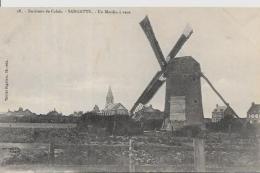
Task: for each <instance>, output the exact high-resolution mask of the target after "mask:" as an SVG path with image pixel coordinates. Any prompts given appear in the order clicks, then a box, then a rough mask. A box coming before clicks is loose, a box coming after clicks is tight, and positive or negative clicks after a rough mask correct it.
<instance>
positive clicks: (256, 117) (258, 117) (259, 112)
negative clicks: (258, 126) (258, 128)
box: [247, 102, 260, 123]
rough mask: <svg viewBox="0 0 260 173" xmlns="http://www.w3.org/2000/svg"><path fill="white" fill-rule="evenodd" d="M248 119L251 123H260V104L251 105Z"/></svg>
mask: <svg viewBox="0 0 260 173" xmlns="http://www.w3.org/2000/svg"><path fill="white" fill-rule="evenodd" d="M247 119H248V121H249V122H250V123H259V122H260V104H255V103H254V102H253V103H252V104H251V107H250V108H249V110H248V111H247Z"/></svg>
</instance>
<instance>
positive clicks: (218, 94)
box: [201, 73, 240, 118]
mask: <svg viewBox="0 0 260 173" xmlns="http://www.w3.org/2000/svg"><path fill="white" fill-rule="evenodd" d="M201 77H203V79H205V81H206V82H207V83H208V84H209V86H210V87H211V89H212V90H213V91H214V92H215V93H216V94H217V96H218V97H219V98H220V99H221V100H222V102H223V103H224V104H225V105H226V106H227V107H228V108H229V109H230V110H231V111H232V112H233V114H234V115H235V116H236V117H237V118H240V117H239V116H238V115H237V113H236V112H235V111H234V109H233V108H232V107H231V106H230V105H229V103H228V102H226V100H225V99H224V98H223V97H222V96H221V95H220V93H219V92H218V91H217V90H216V88H215V87H214V86H213V85H212V83H211V82H210V81H209V79H208V78H207V77H206V76H205V75H204V74H203V73H201Z"/></svg>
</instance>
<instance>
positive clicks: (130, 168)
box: [129, 139, 135, 172]
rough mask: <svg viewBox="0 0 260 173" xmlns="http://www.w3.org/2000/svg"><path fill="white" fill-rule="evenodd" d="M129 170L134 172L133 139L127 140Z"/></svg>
mask: <svg viewBox="0 0 260 173" xmlns="http://www.w3.org/2000/svg"><path fill="white" fill-rule="evenodd" d="M129 172H135V165H134V159H133V140H132V139H130V140H129Z"/></svg>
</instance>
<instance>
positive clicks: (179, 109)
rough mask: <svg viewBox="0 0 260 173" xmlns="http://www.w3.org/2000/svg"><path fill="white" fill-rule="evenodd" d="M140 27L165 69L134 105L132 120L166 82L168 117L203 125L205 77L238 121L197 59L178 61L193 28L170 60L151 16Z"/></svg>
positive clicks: (166, 113) (176, 45)
mask: <svg viewBox="0 0 260 173" xmlns="http://www.w3.org/2000/svg"><path fill="white" fill-rule="evenodd" d="M140 26H141V27H142V29H143V31H144V33H145V35H146V37H147V38H148V41H149V42H150V45H151V47H152V49H153V51H154V54H155V56H156V58H157V61H158V63H159V65H160V68H161V69H160V70H159V71H158V72H157V73H156V74H155V76H154V77H153V78H152V80H151V82H150V83H149V84H148V86H147V87H146V88H145V90H144V91H143V93H142V94H141V96H140V97H139V98H138V99H137V101H136V102H135V104H134V105H133V107H132V109H131V110H130V113H131V116H133V115H134V113H135V112H136V111H137V109H138V107H139V106H142V105H145V104H147V103H148V102H149V101H150V100H151V99H152V97H153V96H154V95H155V94H156V92H157V91H158V90H159V88H160V87H161V86H162V85H163V83H164V82H166V92H165V110H164V114H165V117H166V118H168V119H170V120H177V121H178V120H181V121H182V120H184V121H186V122H187V123H186V124H188V125H194V124H202V122H203V108H202V96H201V83H200V78H201V77H203V78H204V79H205V80H206V82H207V83H208V84H209V85H210V87H211V88H212V89H213V91H214V92H215V93H216V94H217V95H218V96H219V97H220V99H221V100H222V101H223V102H224V104H226V105H227V107H228V108H230V110H231V111H232V112H233V114H234V115H235V116H236V117H238V116H237V114H236V113H235V111H234V110H233V109H232V108H231V107H230V106H229V104H228V103H227V102H226V101H225V100H224V98H223V97H222V96H221V95H220V94H219V92H218V91H217V90H216V89H215V88H214V86H213V85H212V84H211V83H210V81H209V80H208V78H207V77H206V76H205V75H204V74H203V73H202V72H201V70H200V64H199V63H198V62H197V61H196V60H195V59H194V58H193V57H191V56H184V57H176V55H177V54H178V52H179V51H180V49H181V48H182V46H183V45H184V44H185V42H186V41H187V40H188V39H189V37H190V36H191V34H192V33H193V30H192V28H191V27H190V26H189V25H187V26H186V27H185V29H184V31H183V33H182V34H181V36H180V37H179V39H178V41H177V42H176V44H175V45H174V47H173V48H172V50H171V51H170V53H169V55H168V56H167V58H166V59H165V57H164V56H163V53H162V51H161V48H160V46H159V44H158V42H157V40H156V37H155V35H154V32H153V29H152V26H151V24H150V21H149V18H148V16H146V17H145V18H144V19H143V20H142V21H141V22H140Z"/></svg>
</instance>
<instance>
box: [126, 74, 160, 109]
mask: <svg viewBox="0 0 260 173" xmlns="http://www.w3.org/2000/svg"><path fill="white" fill-rule="evenodd" d="M164 82H165V79H164V77H163V72H162V71H158V72H157V73H156V74H155V76H154V77H153V79H152V80H151V82H150V83H149V84H148V86H147V87H146V88H145V90H144V91H143V93H142V95H141V96H140V97H139V98H138V100H137V101H136V102H135V104H134V106H133V107H132V109H131V111H130V112H131V114H132V113H134V111H135V109H136V107H137V106H138V105H139V104H140V103H141V104H143V105H145V104H147V103H148V102H149V101H150V100H151V99H152V97H153V96H154V95H155V93H156V92H157V91H158V89H159V88H160V87H161V86H162V84H163V83H164Z"/></svg>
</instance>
